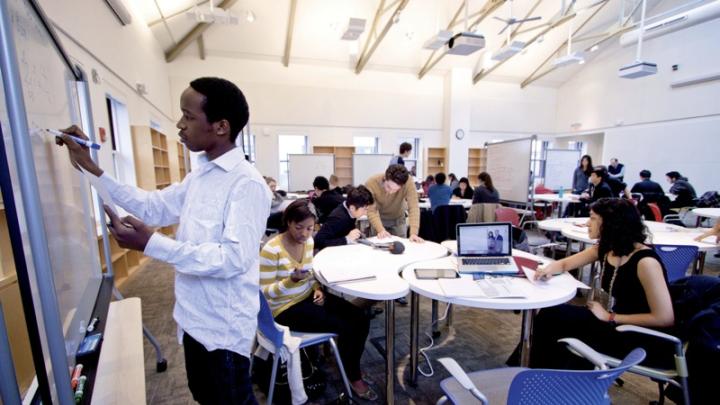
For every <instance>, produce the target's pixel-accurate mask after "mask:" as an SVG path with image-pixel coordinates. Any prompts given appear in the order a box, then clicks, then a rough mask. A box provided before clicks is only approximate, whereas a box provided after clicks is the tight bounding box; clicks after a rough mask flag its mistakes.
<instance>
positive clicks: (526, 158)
mask: <svg viewBox="0 0 720 405" xmlns="http://www.w3.org/2000/svg"><path fill="white" fill-rule="evenodd" d="M534 139H535V137H534V136H533V137H531V138H523V139H514V140H511V141H505V142H497V143H489V144H487V168H486V171H487V172H488V173H489V174H490V176H491V177H492V181H493V185H494V186H495V188H496V189H497V191H498V193H500V200H502V201H508V202H517V203H523V204H524V203H527V202H528V197H529V190H530V157H531V153H532V142H533V140H534Z"/></svg>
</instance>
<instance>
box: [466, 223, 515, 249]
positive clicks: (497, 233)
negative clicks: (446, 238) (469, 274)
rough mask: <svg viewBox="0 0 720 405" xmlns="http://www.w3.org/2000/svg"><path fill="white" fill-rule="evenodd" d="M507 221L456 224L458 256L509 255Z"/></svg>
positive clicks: (509, 237) (508, 228)
mask: <svg viewBox="0 0 720 405" xmlns="http://www.w3.org/2000/svg"><path fill="white" fill-rule="evenodd" d="M511 226H512V225H511V224H510V223H509V222H484V223H477V224H458V225H457V244H458V256H510V254H511V253H510V251H511V248H510V246H511V243H512V231H511Z"/></svg>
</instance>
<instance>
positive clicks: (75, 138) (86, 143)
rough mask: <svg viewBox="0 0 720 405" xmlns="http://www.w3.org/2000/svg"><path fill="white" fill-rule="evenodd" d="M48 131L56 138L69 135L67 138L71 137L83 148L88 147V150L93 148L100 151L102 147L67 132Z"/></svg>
mask: <svg viewBox="0 0 720 405" xmlns="http://www.w3.org/2000/svg"><path fill="white" fill-rule="evenodd" d="M46 131H47V132H50V133H51V134H53V135H55V136H57V137H62V136H63V135H67V136H69V137H70V138H72V139H73V141H75V142H77V143H79V144H80V145H83V146H85V147H88V148H91V149H97V150H100V145H98V144H96V143H94V142H90V141H88V140H87V139H82V138H80V137H78V136H75V135H71V134H66V133H65V132H61V131H58V130H56V129H46Z"/></svg>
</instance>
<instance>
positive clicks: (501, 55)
mask: <svg viewBox="0 0 720 405" xmlns="http://www.w3.org/2000/svg"><path fill="white" fill-rule="evenodd" d="M523 48H525V42H522V41H512V43H511V44H510V45H508V46H506V47H504V48H500V49H498V50H497V51H496V52H495V53H494V54H493V56H492V60H496V61H503V60H506V59H510V57H512V56H513V55H515V54H516V53H518V52H520V51H522V50H523Z"/></svg>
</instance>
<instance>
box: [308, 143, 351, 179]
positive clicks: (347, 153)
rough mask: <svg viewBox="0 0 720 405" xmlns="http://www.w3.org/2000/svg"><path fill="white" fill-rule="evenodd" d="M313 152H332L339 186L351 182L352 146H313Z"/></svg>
mask: <svg viewBox="0 0 720 405" xmlns="http://www.w3.org/2000/svg"><path fill="white" fill-rule="evenodd" d="M313 153H332V154H334V155H335V175H336V176H337V177H338V182H339V184H340V185H341V186H344V185H346V184H352V155H353V153H355V147H354V146H314V147H313Z"/></svg>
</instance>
